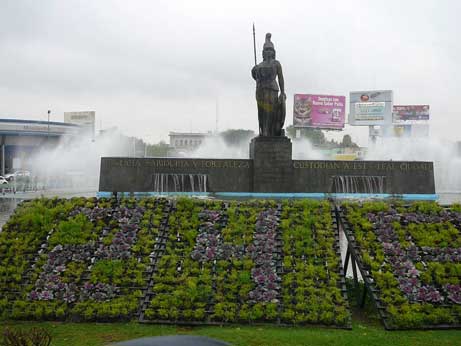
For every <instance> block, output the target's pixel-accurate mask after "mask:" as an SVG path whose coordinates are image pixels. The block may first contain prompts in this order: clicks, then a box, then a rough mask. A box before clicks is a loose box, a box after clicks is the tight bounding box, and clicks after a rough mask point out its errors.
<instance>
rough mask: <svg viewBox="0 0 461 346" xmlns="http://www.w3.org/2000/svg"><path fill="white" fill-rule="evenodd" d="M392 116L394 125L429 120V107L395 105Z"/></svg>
mask: <svg viewBox="0 0 461 346" xmlns="http://www.w3.org/2000/svg"><path fill="white" fill-rule="evenodd" d="M392 114H393V122H394V123H405V122H412V121H419V120H429V105H405V106H401V105H395V106H394V107H393V111H392Z"/></svg>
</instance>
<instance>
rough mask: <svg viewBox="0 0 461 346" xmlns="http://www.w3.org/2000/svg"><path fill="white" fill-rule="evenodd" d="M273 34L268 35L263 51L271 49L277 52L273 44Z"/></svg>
mask: <svg viewBox="0 0 461 346" xmlns="http://www.w3.org/2000/svg"><path fill="white" fill-rule="evenodd" d="M271 37H272V34H271V33H270V32H268V33H267V34H266V41H265V42H264V46H263V50H266V49H271V50H274V51H275V48H274V44H273V43H272V42H271Z"/></svg>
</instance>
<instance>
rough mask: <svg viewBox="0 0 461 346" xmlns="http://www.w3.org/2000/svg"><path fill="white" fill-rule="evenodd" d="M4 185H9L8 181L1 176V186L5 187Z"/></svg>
mask: <svg viewBox="0 0 461 346" xmlns="http://www.w3.org/2000/svg"><path fill="white" fill-rule="evenodd" d="M3 184H8V180H6V179H5V177H3V176H1V175H0V185H3Z"/></svg>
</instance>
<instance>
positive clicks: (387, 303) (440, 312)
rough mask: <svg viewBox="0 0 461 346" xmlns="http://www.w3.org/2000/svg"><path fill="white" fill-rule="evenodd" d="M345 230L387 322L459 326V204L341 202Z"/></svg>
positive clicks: (406, 325) (397, 325)
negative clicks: (442, 205)
mask: <svg viewBox="0 0 461 346" xmlns="http://www.w3.org/2000/svg"><path fill="white" fill-rule="evenodd" d="M343 210H344V215H345V221H346V223H347V225H346V231H347V232H346V235H347V236H348V238H349V241H350V242H351V243H352V244H353V245H356V246H357V248H358V256H359V258H358V261H357V262H358V263H359V265H360V266H361V269H362V271H363V273H364V274H365V276H367V277H368V280H366V282H367V281H368V283H369V285H371V286H373V287H372V288H373V289H376V294H377V303H378V304H379V305H380V306H382V307H383V310H382V311H381V312H382V317H383V318H384V320H385V324H386V326H387V327H388V328H424V327H443V328H447V327H450V326H452V327H459V326H461V286H460V284H461V228H460V224H461V207H460V206H459V205H458V206H456V205H455V206H453V207H452V208H451V209H447V208H442V207H441V206H439V205H437V204H435V203H422V202H419V203H414V204H412V205H410V206H402V205H398V204H397V205H390V204H386V203H382V202H379V203H365V204H363V205H359V204H347V205H345V206H344V207H343Z"/></svg>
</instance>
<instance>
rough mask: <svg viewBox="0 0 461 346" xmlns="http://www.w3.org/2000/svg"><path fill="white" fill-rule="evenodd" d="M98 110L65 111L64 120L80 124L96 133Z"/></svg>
mask: <svg viewBox="0 0 461 346" xmlns="http://www.w3.org/2000/svg"><path fill="white" fill-rule="evenodd" d="M95 118H96V112H94V111H84V112H64V122H65V123H70V124H76V125H80V126H81V127H83V128H86V129H88V130H89V131H91V133H94V127H95Z"/></svg>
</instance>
